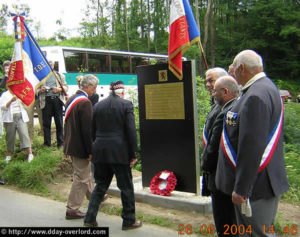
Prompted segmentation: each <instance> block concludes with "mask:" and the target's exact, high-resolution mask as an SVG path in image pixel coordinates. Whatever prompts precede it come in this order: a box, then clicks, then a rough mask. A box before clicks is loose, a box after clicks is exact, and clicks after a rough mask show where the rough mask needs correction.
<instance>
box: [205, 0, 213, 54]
mask: <svg viewBox="0 0 300 237" xmlns="http://www.w3.org/2000/svg"><path fill="white" fill-rule="evenodd" d="M211 12H212V0H207V9H206V14H205V17H204V40H203V50H204V52H205V51H206V48H207V47H206V46H207V41H208V26H209V19H210V15H211Z"/></svg>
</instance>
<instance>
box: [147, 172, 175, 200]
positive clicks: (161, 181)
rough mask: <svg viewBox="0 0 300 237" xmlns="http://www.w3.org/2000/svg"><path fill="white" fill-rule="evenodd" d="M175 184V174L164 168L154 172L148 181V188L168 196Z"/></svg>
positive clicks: (154, 192)
mask: <svg viewBox="0 0 300 237" xmlns="http://www.w3.org/2000/svg"><path fill="white" fill-rule="evenodd" d="M176 184H177V179H176V176H175V175H174V173H173V172H171V171H168V170H164V171H161V172H159V173H158V174H156V175H155V176H154V177H153V178H152V180H151V182H150V190H151V192H152V193H153V194H158V195H161V196H170V194H171V192H172V191H173V190H174V189H175V186H176Z"/></svg>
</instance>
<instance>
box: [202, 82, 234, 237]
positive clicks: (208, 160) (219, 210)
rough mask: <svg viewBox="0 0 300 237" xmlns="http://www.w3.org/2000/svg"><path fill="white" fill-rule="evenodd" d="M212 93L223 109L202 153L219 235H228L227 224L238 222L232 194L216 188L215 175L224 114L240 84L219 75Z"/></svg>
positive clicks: (215, 121) (213, 125) (231, 103)
mask: <svg viewBox="0 0 300 237" xmlns="http://www.w3.org/2000/svg"><path fill="white" fill-rule="evenodd" d="M212 94H213V96H214V99H215V101H216V104H218V106H220V108H221V110H220V112H219V114H218V115H217V116H216V119H215V120H214V122H213V124H212V125H211V129H210V133H209V136H208V138H207V146H206V147H205V149H204V151H203V155H202V161H203V163H202V169H203V171H205V172H206V173H207V176H208V177H207V179H208V187H207V188H208V190H209V191H210V192H211V199H212V208H213V216H214V221H215V227H216V229H217V232H218V236H227V235H226V233H225V231H226V225H228V226H232V225H234V224H236V218H235V212H234V207H233V203H232V201H231V195H227V194H225V193H223V192H221V191H220V190H218V189H217V188H216V184H215V176H216V169H217V164H218V154H219V144H220V138H221V133H222V129H223V120H224V119H223V118H224V114H225V113H226V111H227V110H229V109H230V108H231V107H232V105H233V102H234V101H235V98H236V97H237V96H238V95H239V86H238V84H237V82H236V80H235V79H234V78H233V77H231V76H223V77H219V78H218V79H217V81H216V82H215V85H214V89H213V90H212Z"/></svg>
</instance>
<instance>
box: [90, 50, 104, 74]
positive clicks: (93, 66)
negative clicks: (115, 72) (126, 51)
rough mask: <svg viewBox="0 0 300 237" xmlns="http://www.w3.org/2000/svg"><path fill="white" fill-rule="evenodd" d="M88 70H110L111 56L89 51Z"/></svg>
mask: <svg viewBox="0 0 300 237" xmlns="http://www.w3.org/2000/svg"><path fill="white" fill-rule="evenodd" d="M88 68H89V69H88V72H109V56H108V55H104V54H96V53H88Z"/></svg>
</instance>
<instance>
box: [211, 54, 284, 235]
mask: <svg viewBox="0 0 300 237" xmlns="http://www.w3.org/2000/svg"><path fill="white" fill-rule="evenodd" d="M232 66H233V71H234V76H235V78H236V80H237V82H238V83H239V84H240V85H242V93H241V96H240V97H239V98H238V99H237V102H236V103H235V104H234V106H233V107H232V108H231V109H230V110H229V111H228V112H227V113H226V114H225V117H224V124H223V131H222V135H221V144H220V150H219V159H218V166H217V174H216V185H217V188H218V189H219V190H221V191H222V192H224V193H226V194H229V195H231V196H232V201H233V203H234V207H235V211H236V217H237V225H238V226H240V225H244V227H245V229H247V228H248V231H247V232H246V233H245V235H243V236H259V237H262V236H274V233H272V231H270V232H269V231H268V230H269V229H270V228H272V227H274V220H275V216H276V212H277V207H278V202H279V198H280V195H281V194H283V193H284V192H286V191H287V190H288V187H289V185H288V180H287V175H286V171H285V165H284V158H283V128H282V124H283V104H282V101H281V98H280V95H279V91H278V89H277V87H276V86H275V85H274V84H273V83H272V81H271V80H270V79H269V78H267V76H266V74H265V73H264V72H263V61H262V58H261V56H260V55H258V54H257V53H256V52H255V51H253V50H244V51H242V52H240V53H239V54H238V55H237V56H236V57H235V59H234V61H233V65H232ZM250 232H251V234H250Z"/></svg>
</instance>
